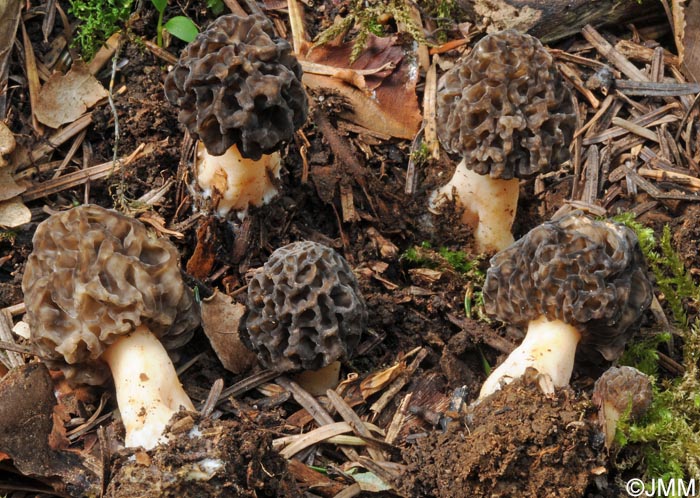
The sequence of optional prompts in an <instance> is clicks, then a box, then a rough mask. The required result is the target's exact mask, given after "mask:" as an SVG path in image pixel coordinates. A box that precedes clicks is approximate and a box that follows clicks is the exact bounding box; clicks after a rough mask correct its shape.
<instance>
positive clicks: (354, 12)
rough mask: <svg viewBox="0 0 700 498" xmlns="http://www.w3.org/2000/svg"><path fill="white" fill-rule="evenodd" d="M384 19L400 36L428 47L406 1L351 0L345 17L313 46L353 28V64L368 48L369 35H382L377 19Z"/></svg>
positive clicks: (342, 34) (321, 34)
mask: <svg viewBox="0 0 700 498" xmlns="http://www.w3.org/2000/svg"><path fill="white" fill-rule="evenodd" d="M385 16H389V17H391V18H393V19H394V20H395V21H396V23H397V26H399V29H400V30H401V32H402V33H405V34H407V35H409V36H410V37H411V38H413V39H414V40H415V41H417V42H419V43H423V44H427V45H430V43H429V42H428V40H427V39H426V37H425V35H424V34H423V27H422V26H420V25H419V24H418V23H417V22H416V21H415V20H414V19H413V17H412V16H411V7H410V5H409V4H408V3H407V2H406V1H405V0H352V1H351V3H350V5H349V12H348V14H347V15H346V16H345V17H343V18H341V19H339V20H336V22H335V24H333V26H331V27H330V28H328V29H326V30H325V31H323V32H321V33H319V35H318V36H317V37H316V39H315V40H314V44H315V46H319V45H323V44H325V43H328V42H329V41H331V40H335V39H336V38H338V37H339V36H345V34H346V33H348V31H350V29H351V28H353V27H354V28H355V34H354V40H353V46H352V52H351V53H350V62H354V61H355V60H357V58H358V57H359V56H360V53H362V51H363V50H364V48H365V47H366V46H367V40H368V38H369V35H370V34H374V35H376V36H383V35H384V26H383V25H382V23H381V22H380V19H381V18H383V17H385Z"/></svg>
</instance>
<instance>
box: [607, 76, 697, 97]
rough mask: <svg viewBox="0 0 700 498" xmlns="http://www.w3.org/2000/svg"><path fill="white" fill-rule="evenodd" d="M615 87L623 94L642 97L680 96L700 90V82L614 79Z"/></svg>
mask: <svg viewBox="0 0 700 498" xmlns="http://www.w3.org/2000/svg"><path fill="white" fill-rule="evenodd" d="M615 88H617V89H618V90H620V91H621V92H622V93H624V94H625V95H632V96H635V95H641V96H644V97H680V96H681V95H694V94H696V93H698V92H700V83H655V82H653V81H630V80H615Z"/></svg>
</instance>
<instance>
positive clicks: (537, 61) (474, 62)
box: [430, 30, 576, 252]
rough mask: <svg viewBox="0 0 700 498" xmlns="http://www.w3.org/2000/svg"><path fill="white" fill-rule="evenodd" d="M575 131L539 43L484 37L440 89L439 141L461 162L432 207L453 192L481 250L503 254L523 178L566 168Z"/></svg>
mask: <svg viewBox="0 0 700 498" xmlns="http://www.w3.org/2000/svg"><path fill="white" fill-rule="evenodd" d="M575 127H576V113H575V109H574V103H573V99H572V96H571V92H570V90H569V88H568V87H567V85H566V84H565V83H564V81H563V79H562V77H561V75H560V74H559V71H558V70H557V68H556V67H555V65H554V62H553V59H552V56H551V55H550V54H549V52H547V50H546V49H545V48H544V47H543V46H542V44H541V43H540V42H539V41H538V40H537V39H536V38H534V37H532V36H530V35H526V34H520V33H518V32H516V31H513V30H508V31H503V32H501V33H495V34H492V35H488V36H486V37H484V38H483V39H481V40H480V41H479V42H478V43H477V44H476V45H475V46H474V49H473V50H472V51H471V52H470V53H469V55H467V56H466V57H464V58H462V59H461V60H460V61H458V62H457V64H456V65H455V67H454V68H452V69H451V70H449V71H448V72H447V73H446V74H445V76H444V77H443V79H442V80H441V82H440V85H439V88H438V95H437V130H438V137H439V139H440V142H441V143H442V145H443V147H444V148H445V149H446V150H447V151H448V152H450V153H454V154H456V155H458V156H459V157H461V162H460V163H459V165H458V166H457V168H456V170H455V173H454V176H453V177H452V179H451V180H450V182H449V183H448V184H447V185H445V186H443V187H441V188H440V189H438V190H436V191H435V192H433V194H432V196H431V200H430V206H431V208H432V209H435V208H437V207H439V206H441V205H443V204H444V203H445V201H447V200H449V199H452V197H453V192H454V194H456V197H457V198H456V202H457V205H458V206H459V207H460V208H462V209H463V214H462V221H463V222H464V223H465V224H467V225H469V226H471V227H472V228H473V229H474V237H475V241H476V246H477V250H479V251H483V252H496V251H499V250H501V249H505V248H506V247H508V246H509V245H510V244H512V243H513V236H512V234H511V227H512V225H513V220H514V219H515V212H516V209H517V205H518V195H519V184H518V179H519V178H530V177H533V176H535V175H536V174H538V173H539V172H546V171H548V170H549V168H550V165H556V164H558V163H561V162H563V161H566V160H567V159H568V158H569V151H568V149H567V145H568V143H569V141H570V140H571V138H572V136H573V132H574V128H575Z"/></svg>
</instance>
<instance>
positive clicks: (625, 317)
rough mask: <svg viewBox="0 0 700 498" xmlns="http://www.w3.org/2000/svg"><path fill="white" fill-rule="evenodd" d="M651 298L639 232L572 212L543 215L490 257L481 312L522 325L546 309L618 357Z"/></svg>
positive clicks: (585, 339)
mask: <svg viewBox="0 0 700 498" xmlns="http://www.w3.org/2000/svg"><path fill="white" fill-rule="evenodd" d="M651 299H652V286H651V283H650V282H649V278H648V276H647V272H646V264H645V261H644V257H643V255H642V251H641V249H640V247H639V241H638V240H637V236H636V234H635V233H634V231H632V230H631V229H629V228H627V227H625V226H623V225H620V224H617V223H613V222H610V221H595V220H592V219H590V218H588V217H586V216H583V215H581V214H579V213H573V214H571V215H568V216H566V217H564V218H561V219H559V220H557V221H550V222H546V223H544V224H542V225H540V226H538V227H536V228H534V229H533V230H531V231H530V232H529V233H528V234H527V235H525V236H524V237H523V238H521V239H520V240H518V241H516V242H515V243H514V244H513V245H512V246H510V247H509V248H507V249H505V250H503V251H501V252H499V253H497V254H496V255H495V256H493V257H492V258H491V267H490V268H489V270H488V272H487V274H486V281H485V283H484V305H485V309H486V312H487V313H488V314H489V315H491V316H494V317H496V318H498V319H499V320H501V321H503V322H508V323H512V324H514V325H519V326H525V325H526V324H527V323H528V322H530V321H531V320H535V319H536V318H538V317H541V316H544V317H546V318H547V319H548V320H561V321H563V322H565V323H568V324H570V325H573V326H574V327H576V328H577V329H578V330H579V332H581V335H582V338H581V341H582V344H587V345H589V346H591V347H593V348H595V349H597V350H598V351H599V352H600V353H601V354H602V355H603V356H604V357H605V359H607V360H613V359H615V358H617V357H618V356H619V355H620V354H621V353H622V350H623V349H624V346H625V343H626V342H627V339H628V337H629V335H630V334H631V332H632V330H631V326H632V325H633V324H635V322H637V321H638V319H639V318H640V316H641V315H642V313H643V312H644V310H645V309H646V308H647V307H648V306H649V304H650V303H651Z"/></svg>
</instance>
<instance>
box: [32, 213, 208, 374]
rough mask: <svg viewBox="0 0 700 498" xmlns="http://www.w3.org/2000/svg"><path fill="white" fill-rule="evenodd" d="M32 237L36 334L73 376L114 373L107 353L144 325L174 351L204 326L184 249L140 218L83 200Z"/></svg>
mask: <svg viewBox="0 0 700 498" xmlns="http://www.w3.org/2000/svg"><path fill="white" fill-rule="evenodd" d="M33 243H34V249H33V251H32V253H31V254H30V255H29V258H28V260H27V266H26V268H25V270H24V276H23V278H22V290H23V292H24V301H25V304H26V307H27V315H26V318H25V319H26V321H27V323H28V324H29V327H30V330H31V340H32V342H33V344H34V345H35V347H36V348H37V349H38V351H39V353H40V354H41V356H42V357H44V358H46V359H47V364H48V365H49V366H50V367H51V368H58V369H61V370H63V371H64V373H65V374H66V377H67V378H69V379H71V380H73V381H74V382H80V383H87V384H101V383H103V382H104V381H105V380H107V379H108V378H109V368H108V367H107V365H106V364H105V363H103V362H102V361H101V360H100V355H102V353H103V352H104V350H105V349H107V347H109V345H110V344H112V343H113V342H114V341H116V340H117V339H119V338H120V337H121V336H122V335H125V334H128V333H130V332H133V331H134V330H135V328H136V327H138V326H139V325H145V326H147V327H148V329H149V330H150V331H151V332H152V333H153V334H154V335H155V336H156V337H158V338H159V339H160V341H161V342H162V343H163V345H164V346H165V348H166V349H168V350H172V349H175V348H178V347H180V346H182V345H184V344H185V343H186V342H188V341H189V340H190V338H191V337H192V334H193V331H194V329H195V328H196V327H197V325H199V309H198V306H197V304H196V303H195V301H194V299H193V297H192V293H191V292H190V290H189V289H187V288H186V287H185V284H184V283H183V281H182V277H181V275H180V268H179V266H178V262H179V255H178V252H177V249H176V248H175V246H174V245H173V244H171V243H170V242H169V241H167V240H165V239H157V238H154V237H151V236H149V234H148V231H147V230H146V227H145V226H144V225H143V223H141V222H140V221H138V220H135V219H133V218H129V217H127V216H124V215H122V214H119V213H117V212H116V211H112V210H109V209H104V208H102V207H99V206H93V205H84V206H79V207H76V208H73V209H70V210H68V211H64V212H61V213H57V214H54V215H51V216H50V217H49V218H48V219H46V220H45V221H43V222H42V223H40V224H39V226H38V227H37V229H36V233H35V234H34V239H33Z"/></svg>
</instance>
